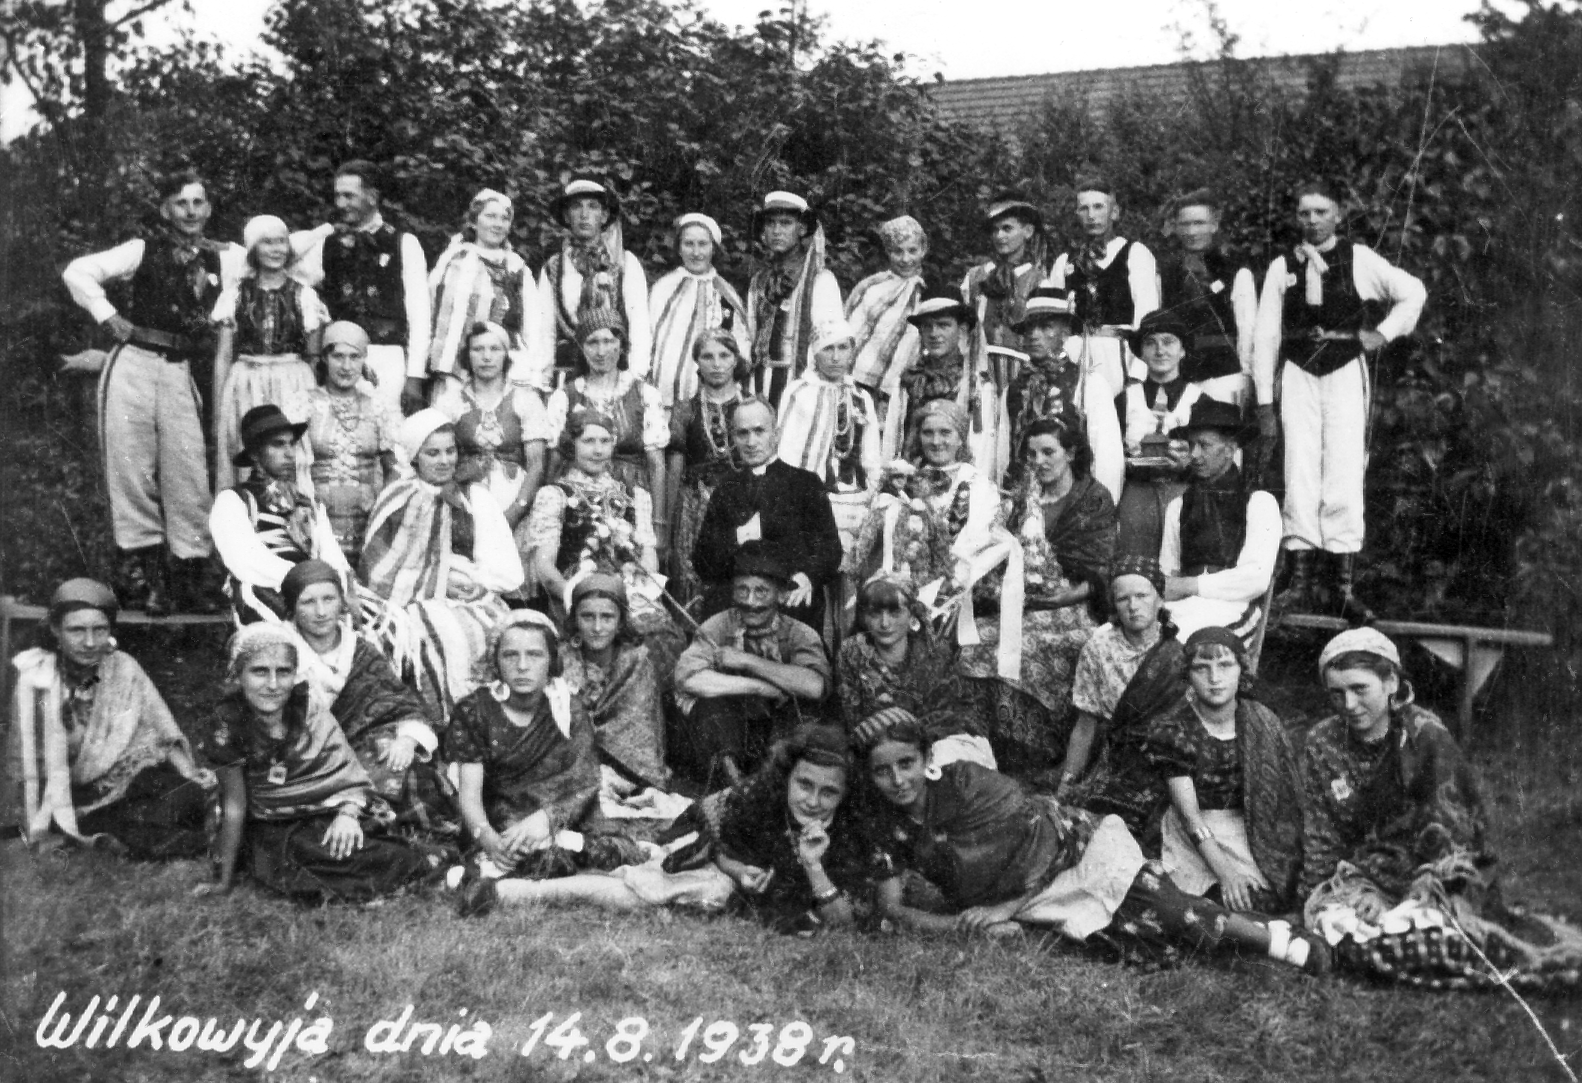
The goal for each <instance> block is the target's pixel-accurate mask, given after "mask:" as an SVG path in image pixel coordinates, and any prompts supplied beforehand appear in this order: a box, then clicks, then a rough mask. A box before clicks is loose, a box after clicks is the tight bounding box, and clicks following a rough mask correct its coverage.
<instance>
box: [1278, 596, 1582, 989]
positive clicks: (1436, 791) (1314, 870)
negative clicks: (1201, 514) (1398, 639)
mask: <svg viewBox="0 0 1582 1083" xmlns="http://www.w3.org/2000/svg"><path fill="white" fill-rule="evenodd" d="M1318 670H1319V674H1320V675H1321V677H1322V678H1323V681H1324V688H1325V690H1326V691H1327V692H1328V693H1329V698H1330V702H1331V703H1332V704H1333V705H1334V707H1335V710H1336V713H1335V714H1333V715H1331V716H1330V717H1328V718H1326V719H1324V720H1323V721H1322V722H1320V723H1318V725H1316V726H1314V727H1313V728H1312V730H1310V731H1309V732H1308V735H1307V743H1306V746H1305V747H1304V749H1303V751H1302V804H1303V809H1302V813H1303V858H1302V860H1303V867H1302V880H1301V883H1302V890H1303V894H1304V895H1305V896H1306V897H1307V904H1306V907H1305V910H1304V918H1305V920H1306V922H1307V926H1308V928H1310V929H1312V930H1314V931H1315V932H1316V933H1318V934H1319V935H1320V936H1322V937H1323V938H1324V939H1325V940H1326V941H1327V942H1328V943H1330V944H1332V945H1334V947H1335V951H1336V954H1337V956H1338V957H1339V959H1340V961H1341V962H1342V964H1344V965H1346V966H1348V967H1350V968H1354V969H1357V970H1362V971H1365V972H1368V973H1371V974H1375V975H1379V976H1383V977H1388V978H1393V979H1395V980H1398V981H1403V982H1408V983H1410V984H1413V985H1420V986H1426V987H1428V988H1434V989H1450V988H1492V987H1494V986H1496V985H1500V984H1502V983H1504V982H1505V981H1506V980H1509V982H1510V984H1512V985H1515V986H1519V987H1526V988H1547V987H1556V986H1575V985H1576V984H1577V983H1578V975H1579V968H1582V934H1579V933H1578V931H1577V930H1576V929H1575V928H1573V927H1572V926H1570V925H1567V924H1565V923H1564V922H1562V921H1559V920H1556V919H1553V918H1548V917H1543V916H1541V915H1537V914H1530V913H1526V912H1524V911H1521V910H1516V909H1508V908H1507V907H1506V906H1505V905H1504V903H1503V902H1502V900H1501V898H1500V891H1499V885H1498V883H1497V882H1496V880H1495V878H1494V873H1493V868H1494V863H1495V859H1494V856H1493V855H1492V854H1491V853H1490V852H1489V851H1488V849H1487V848H1486V845H1485V832H1486V830H1487V827H1488V817H1487V813H1486V811H1485V808H1484V804H1483V798H1482V795H1481V794H1480V792H1479V787H1478V780H1477V777H1476V775H1475V773H1474V772H1473V769H1472V765H1471V764H1470V763H1468V762H1467V760H1466V757H1465V756H1463V755H1462V752H1461V749H1460V748H1458V747H1457V745H1456V742H1455V740H1454V738H1452V737H1451V736H1450V732H1449V731H1448V730H1446V729H1445V727H1444V724H1443V723H1441V722H1440V721H1439V719H1438V718H1436V717H1435V716H1434V715H1433V713H1432V712H1430V711H1427V710H1424V709H1423V708H1422V707H1419V706H1417V705H1416V704H1414V703H1413V702H1412V686H1411V684H1410V683H1409V682H1408V681H1407V680H1406V679H1405V678H1404V677H1403V676H1402V673H1401V656H1400V653H1399V651H1397V650H1396V647H1395V644H1394V643H1392V642H1391V641H1390V640H1389V639H1388V638H1386V637H1385V636H1384V635H1383V634H1382V633H1380V632H1378V631H1375V630H1374V629H1372V628H1355V629H1352V630H1350V631H1346V632H1342V633H1341V634H1340V635H1338V636H1336V637H1335V638H1334V639H1332V640H1330V641H1329V644H1328V645H1327V646H1326V647H1325V648H1324V651H1323V653H1322V654H1321V655H1320V656H1319V660H1318Z"/></svg>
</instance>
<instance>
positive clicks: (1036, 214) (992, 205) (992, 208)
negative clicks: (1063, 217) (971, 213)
mask: <svg viewBox="0 0 1582 1083" xmlns="http://www.w3.org/2000/svg"><path fill="white" fill-rule="evenodd" d="M1008 214H1014V215H1016V216H1017V217H1018V218H1025V219H1026V220H1027V221H1028V222H1030V223H1032V225H1033V227H1034V228H1036V229H1043V228H1044V212H1043V211H1041V210H1039V209H1038V207H1037V205H1036V204H1034V203H1033V202H1032V200H1030V199H1028V198H1027V197H1026V196H1024V195H1023V194H1022V193H1021V192H1000V193H998V194H996V195H995V196H994V198H993V199H991V200H989V209H988V210H987V211H986V212H985V215H986V217H987V218H988V219H989V224H990V225H991V226H992V225H993V224H994V223H996V222H998V221H999V220H1000V219H1001V218H1004V217H1005V216H1006V215H1008Z"/></svg>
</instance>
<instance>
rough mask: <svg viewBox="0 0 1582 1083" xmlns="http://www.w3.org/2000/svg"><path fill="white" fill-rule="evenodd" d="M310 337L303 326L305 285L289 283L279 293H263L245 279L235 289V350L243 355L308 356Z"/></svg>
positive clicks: (287, 281)
mask: <svg viewBox="0 0 1582 1083" xmlns="http://www.w3.org/2000/svg"><path fill="white" fill-rule="evenodd" d="M307 343H308V336H307V331H306V330H305V329H304V327H303V323H302V285H301V283H298V282H294V281H292V280H291V279H289V278H288V279H286V282H285V284H284V285H283V286H281V287H280V288H279V289H276V290H266V289H260V288H259V286H258V283H257V281H256V280H254V279H252V278H245V279H243V280H242V283H241V285H239V286H238V287H237V289H236V341H235V344H234V345H235V350H236V353H237V355H238V356H240V355H241V354H258V355H261V356H268V355H270V354H283V353H295V354H301V353H306V352H307Z"/></svg>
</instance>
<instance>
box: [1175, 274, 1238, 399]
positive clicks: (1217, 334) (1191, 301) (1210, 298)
mask: <svg viewBox="0 0 1582 1083" xmlns="http://www.w3.org/2000/svg"><path fill="white" fill-rule="evenodd" d="M1203 263H1204V264H1205V265H1206V266H1207V268H1208V277H1207V278H1206V279H1200V278H1198V276H1196V275H1195V274H1193V273H1192V272H1191V271H1189V270H1187V268H1186V262H1185V260H1184V259H1183V258H1182V257H1180V256H1177V257H1175V258H1174V259H1171V260H1168V261H1165V262H1163V263H1161V264H1160V267H1159V301H1160V307H1162V308H1163V309H1164V310H1165V311H1167V312H1170V313H1172V314H1174V315H1176V316H1178V317H1180V318H1181V320H1182V321H1183V322H1184V323H1185V324H1186V325H1187V327H1188V328H1190V329H1191V331H1192V341H1191V342H1188V343H1185V345H1186V347H1187V359H1186V363H1185V364H1184V365H1182V372H1183V374H1184V375H1185V376H1186V378H1187V379H1188V380H1194V381H1195V380H1208V379H1213V378H1214V377H1216V376H1234V375H1236V374H1237V373H1239V372H1240V371H1241V358H1240V357H1238V356H1237V354H1236V333H1237V327H1236V309H1235V306H1234V305H1232V304H1231V288H1232V287H1233V286H1234V285H1235V283H1236V275H1237V273H1238V272H1240V271H1242V270H1243V269H1244V268H1245V267H1246V264H1244V263H1241V262H1239V261H1238V260H1235V259H1232V258H1231V257H1230V256H1228V255H1226V254H1225V253H1224V252H1222V251H1220V250H1219V249H1217V248H1216V249H1213V250H1212V251H1209V252H1205V253H1203Z"/></svg>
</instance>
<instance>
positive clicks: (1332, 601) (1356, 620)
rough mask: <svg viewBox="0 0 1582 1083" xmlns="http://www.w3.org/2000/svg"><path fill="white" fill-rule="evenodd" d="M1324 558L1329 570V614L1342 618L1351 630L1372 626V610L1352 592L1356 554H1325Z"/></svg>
mask: <svg viewBox="0 0 1582 1083" xmlns="http://www.w3.org/2000/svg"><path fill="white" fill-rule="evenodd" d="M1324 557H1325V559H1326V560H1327V561H1328V562H1329V568H1330V571H1329V582H1330V591H1331V593H1330V597H1329V610H1330V612H1332V613H1333V614H1334V615H1335V616H1337V617H1341V618H1343V619H1344V620H1345V621H1346V623H1347V624H1349V625H1351V626H1352V627H1353V628H1361V627H1362V626H1363V625H1365V624H1372V623H1373V621H1374V613H1373V610H1371V609H1369V608H1368V607H1367V606H1366V605H1364V604H1363V603H1362V599H1360V598H1358V597H1357V595H1356V593H1355V590H1354V583H1355V578H1356V567H1357V554H1355V553H1325V554H1324Z"/></svg>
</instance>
